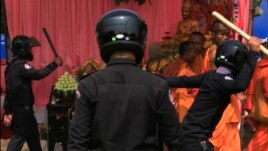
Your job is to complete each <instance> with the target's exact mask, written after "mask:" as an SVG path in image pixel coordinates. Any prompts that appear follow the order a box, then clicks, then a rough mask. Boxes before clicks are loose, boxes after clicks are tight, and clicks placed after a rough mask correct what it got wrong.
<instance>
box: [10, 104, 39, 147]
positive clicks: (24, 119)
mask: <svg viewBox="0 0 268 151" xmlns="http://www.w3.org/2000/svg"><path fill="white" fill-rule="evenodd" d="M12 112H13V113H14V117H13V121H12V123H11V129H12V136H11V140H10V142H9V144H8V147H7V151H20V150H21V149H22V147H23V144H24V143H25V142H27V144H28V147H29V149H30V151H41V150H42V149H41V144H40V140H39V131H38V127H37V121H36V118H35V116H34V112H33V109H32V107H30V106H19V107H13V109H12Z"/></svg>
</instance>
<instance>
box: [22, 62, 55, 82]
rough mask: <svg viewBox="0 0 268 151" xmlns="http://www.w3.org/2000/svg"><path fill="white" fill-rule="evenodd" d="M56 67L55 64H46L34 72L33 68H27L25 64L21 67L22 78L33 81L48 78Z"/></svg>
mask: <svg viewBox="0 0 268 151" xmlns="http://www.w3.org/2000/svg"><path fill="white" fill-rule="evenodd" d="M57 67H58V65H57V64H56V63H55V62H52V63H50V64H48V65H47V66H46V67H45V68H43V69H40V70H36V69H34V68H33V67H29V65H28V64H27V63H26V64H24V65H23V66H21V71H22V76H24V77H26V78H30V79H33V80H40V79H42V78H44V77H46V76H48V75H49V74H50V73H51V72H52V71H54V70H55V69H56V68H57Z"/></svg>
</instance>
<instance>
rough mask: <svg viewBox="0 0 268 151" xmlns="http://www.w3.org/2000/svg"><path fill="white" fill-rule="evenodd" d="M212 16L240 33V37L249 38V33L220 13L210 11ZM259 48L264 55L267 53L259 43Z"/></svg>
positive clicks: (267, 50)
mask: <svg viewBox="0 0 268 151" xmlns="http://www.w3.org/2000/svg"><path fill="white" fill-rule="evenodd" d="M212 16H214V17H216V18H217V19H219V20H220V21H221V22H223V23H224V24H225V25H226V26H227V27H229V28H231V29H233V30H234V31H236V32H237V33H238V34H239V35H241V36H242V37H244V38H246V39H247V40H249V39H250V37H251V36H250V35H248V34H247V33H245V32H244V31H243V30H241V29H240V28H239V27H237V26H236V25H234V24H233V23H232V22H230V21H229V20H227V19H226V18H225V17H223V16H222V15H221V14H219V13H218V12H216V11H213V12H212ZM260 49H261V51H262V52H263V53H265V54H266V55H268V49H266V48H265V47H264V46H263V45H260Z"/></svg>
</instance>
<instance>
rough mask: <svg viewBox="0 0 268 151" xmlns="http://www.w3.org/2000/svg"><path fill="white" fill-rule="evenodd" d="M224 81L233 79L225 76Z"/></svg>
mask: <svg viewBox="0 0 268 151" xmlns="http://www.w3.org/2000/svg"><path fill="white" fill-rule="evenodd" d="M224 79H225V80H234V79H233V78H232V77H230V76H225V77H224Z"/></svg>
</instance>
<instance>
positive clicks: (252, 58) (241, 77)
mask: <svg viewBox="0 0 268 151" xmlns="http://www.w3.org/2000/svg"><path fill="white" fill-rule="evenodd" d="M258 58H259V56H258V53H255V52H250V53H249V55H248V56H247V60H246V64H245V66H244V67H243V68H242V69H241V71H240V72H239V74H238V75H237V76H236V77H235V78H234V80H223V81H221V83H222V84H221V85H222V89H223V90H224V91H229V92H230V93H238V92H242V91H245V90H246V88H247V87H248V85H249V82H250V80H251V78H252V76H253V72H254V69H255V66H256V64H257V61H258Z"/></svg>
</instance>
